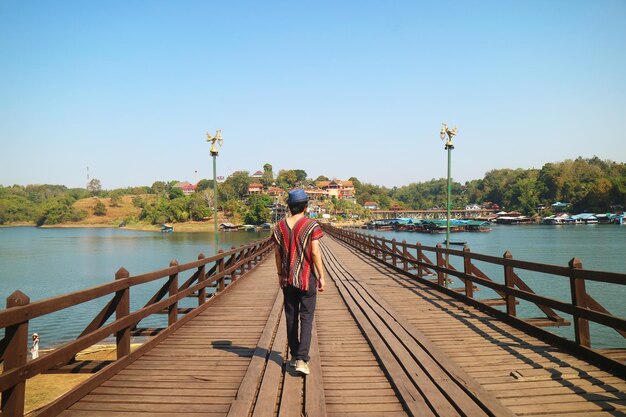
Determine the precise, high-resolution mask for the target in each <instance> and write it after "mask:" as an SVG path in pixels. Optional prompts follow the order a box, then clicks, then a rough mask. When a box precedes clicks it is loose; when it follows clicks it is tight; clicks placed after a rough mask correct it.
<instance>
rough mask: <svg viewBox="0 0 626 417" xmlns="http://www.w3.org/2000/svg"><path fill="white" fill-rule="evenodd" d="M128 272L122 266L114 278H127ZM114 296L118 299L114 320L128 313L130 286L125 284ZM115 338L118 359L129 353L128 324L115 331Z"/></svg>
mask: <svg viewBox="0 0 626 417" xmlns="http://www.w3.org/2000/svg"><path fill="white" fill-rule="evenodd" d="M129 276H130V274H129V273H128V271H127V270H126V269H124V268H120V269H119V270H118V271H117V272H116V273H115V279H116V280H118V279H125V278H128V277H129ZM115 296H116V297H117V298H118V299H119V301H118V303H117V306H116V307H115V320H121V319H123V318H124V317H126V316H128V315H129V314H130V288H129V286H128V285H127V286H125V287H124V288H123V289H121V290H119V291H117V292H116V294H115ZM115 340H116V346H117V359H120V358H122V357H124V356H126V355H129V354H130V326H129V327H125V328H123V329H120V330H118V331H117V332H116V333H115Z"/></svg>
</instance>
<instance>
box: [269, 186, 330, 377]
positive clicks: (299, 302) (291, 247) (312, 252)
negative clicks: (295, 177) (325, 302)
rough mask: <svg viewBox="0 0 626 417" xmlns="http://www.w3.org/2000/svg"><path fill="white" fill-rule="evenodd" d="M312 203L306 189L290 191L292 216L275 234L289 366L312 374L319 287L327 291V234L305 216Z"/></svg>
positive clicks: (279, 223)
mask: <svg viewBox="0 0 626 417" xmlns="http://www.w3.org/2000/svg"><path fill="white" fill-rule="evenodd" d="M308 202H309V198H308V196H307V195H306V193H305V192H304V190H303V189H297V190H293V191H290V192H289V197H288V198H287V205H288V206H289V212H290V213H291V217H287V218H285V219H283V220H281V221H280V222H278V224H277V225H276V227H275V228H274V235H273V238H274V240H275V241H276V249H275V251H274V252H275V256H276V268H277V269H278V283H279V284H280V287H281V288H282V290H283V294H284V297H285V316H286V319H287V340H288V342H289V352H290V354H291V359H290V360H289V362H288V365H289V366H291V367H295V369H296V372H299V373H301V374H304V375H308V374H309V360H310V357H309V348H310V346H311V330H312V328H313V314H314V313H315V301H316V297H317V290H318V289H319V291H320V292H321V291H324V288H325V286H326V282H325V281H324V265H323V264H322V254H321V252H320V246H319V239H320V238H321V237H322V236H324V233H323V232H322V229H321V228H320V226H319V225H318V224H317V222H315V221H313V220H311V219H309V218H308V217H305V215H304V213H305V212H306V209H307V206H308ZM298 318H299V319H300V320H298ZM298 321H299V322H300V323H299V324H300V335H299V337H298Z"/></svg>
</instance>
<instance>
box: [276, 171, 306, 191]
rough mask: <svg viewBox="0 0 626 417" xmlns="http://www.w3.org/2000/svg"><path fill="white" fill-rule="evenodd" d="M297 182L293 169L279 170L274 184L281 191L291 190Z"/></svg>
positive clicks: (296, 175)
mask: <svg viewBox="0 0 626 417" xmlns="http://www.w3.org/2000/svg"><path fill="white" fill-rule="evenodd" d="M305 178H306V177H305ZM297 182H298V174H297V173H296V171H294V170H293V169H281V170H280V171H278V176H277V177H276V183H277V184H278V186H279V187H281V188H282V189H285V190H291V189H292V188H295V186H296V183H297Z"/></svg>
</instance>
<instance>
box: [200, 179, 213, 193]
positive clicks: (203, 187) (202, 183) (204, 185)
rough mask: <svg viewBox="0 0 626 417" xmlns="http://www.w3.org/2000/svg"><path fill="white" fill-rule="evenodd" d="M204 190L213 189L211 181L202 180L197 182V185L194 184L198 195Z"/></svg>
mask: <svg viewBox="0 0 626 417" xmlns="http://www.w3.org/2000/svg"><path fill="white" fill-rule="evenodd" d="M206 189H211V190H212V189H213V180H205V179H202V180H200V181H198V183H197V184H196V192H197V193H198V192H200V191H204V190H206Z"/></svg>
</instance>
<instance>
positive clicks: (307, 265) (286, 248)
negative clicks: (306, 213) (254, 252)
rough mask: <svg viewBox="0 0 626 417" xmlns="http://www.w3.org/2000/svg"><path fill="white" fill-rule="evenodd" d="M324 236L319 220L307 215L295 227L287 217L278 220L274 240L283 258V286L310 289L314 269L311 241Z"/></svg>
mask: <svg viewBox="0 0 626 417" xmlns="http://www.w3.org/2000/svg"><path fill="white" fill-rule="evenodd" d="M322 236H324V232H322V229H320V227H319V225H318V224H317V222H315V221H313V220H311V219H309V218H307V217H302V218H301V219H300V220H298V221H297V222H296V224H295V225H294V226H293V229H290V228H289V225H288V224H287V220H286V219H284V220H281V221H280V222H278V224H277V225H276V227H275V228H274V240H275V241H276V243H277V244H278V247H279V248H280V253H281V256H282V259H283V262H282V282H281V287H283V288H284V287H286V286H287V285H291V286H294V287H296V288H299V289H300V290H302V291H308V290H309V288H310V284H309V281H310V278H311V272H312V271H313V261H312V258H311V241H313V240H316V239H320V238H321V237H322ZM313 285H315V283H313Z"/></svg>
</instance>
